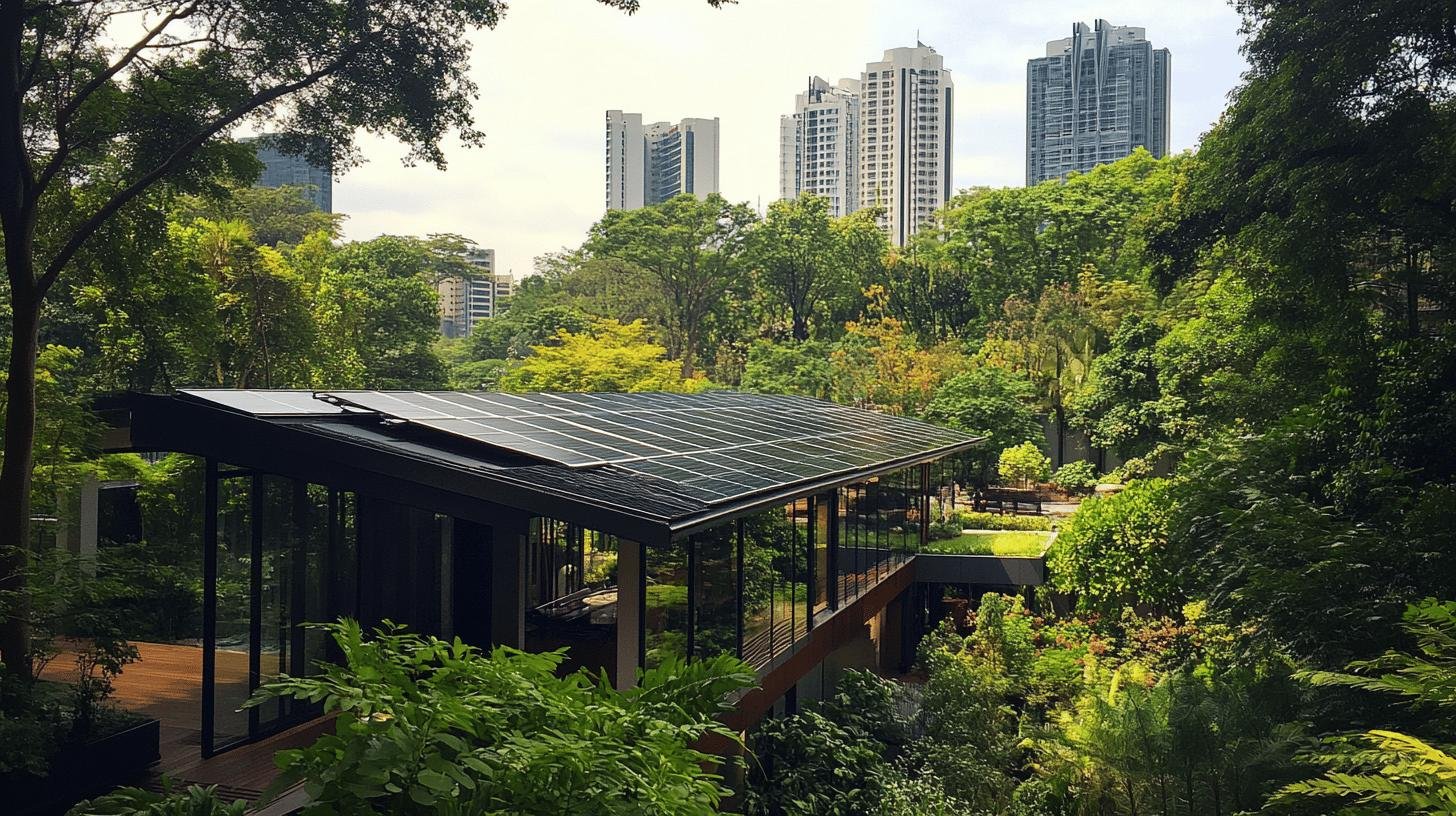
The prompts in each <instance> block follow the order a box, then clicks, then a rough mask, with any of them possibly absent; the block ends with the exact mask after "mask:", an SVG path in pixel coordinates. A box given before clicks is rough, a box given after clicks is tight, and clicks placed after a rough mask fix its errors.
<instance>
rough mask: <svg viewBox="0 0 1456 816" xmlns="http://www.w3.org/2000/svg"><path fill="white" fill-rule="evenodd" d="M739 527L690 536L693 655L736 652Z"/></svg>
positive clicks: (729, 527) (723, 526) (706, 655)
mask: <svg viewBox="0 0 1456 816" xmlns="http://www.w3.org/2000/svg"><path fill="white" fill-rule="evenodd" d="M737 529H738V525H736V524H723V525H719V526H717V527H714V528H712V529H710V530H707V531H706V532H702V533H698V534H696V535H694V536H693V537H692V544H693V546H694V550H693V554H694V556H695V558H694V561H693V581H692V583H691V584H690V588H691V590H692V593H693V594H692V605H691V608H692V610H693V611H692V618H693V629H692V637H691V643H692V652H693V657H695V658H699V659H704V658H709V657H714V656H716V655H720V654H737V653H738V620H739V619H738V547H737V541H736V538H737V536H736V532H737Z"/></svg>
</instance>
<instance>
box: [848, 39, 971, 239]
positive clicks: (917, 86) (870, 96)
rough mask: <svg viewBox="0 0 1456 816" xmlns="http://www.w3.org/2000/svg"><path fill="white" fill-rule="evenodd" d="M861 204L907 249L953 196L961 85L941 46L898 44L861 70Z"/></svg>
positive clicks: (890, 236)
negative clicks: (953, 76)
mask: <svg viewBox="0 0 1456 816" xmlns="http://www.w3.org/2000/svg"><path fill="white" fill-rule="evenodd" d="M860 92H861V99H860V126H859V134H860V135H859V206H860V207H861V208H864V207H879V208H881V209H882V210H883V212H882V214H881V216H880V225H881V227H882V228H883V229H884V230H885V233H886V234H887V235H888V236H889V238H890V241H891V243H893V244H895V245H896V246H904V245H905V242H906V241H908V240H909V239H910V236H912V235H914V234H915V233H916V231H918V230H920V229H921V228H923V227H925V226H926V225H928V224H930V223H931V222H932V219H933V218H934V214H935V211H936V210H938V209H940V208H941V207H943V206H945V203H946V201H948V200H949V199H950V197H951V163H952V161H951V160H952V145H953V138H954V133H953V131H952V125H951V123H952V121H953V120H954V114H955V111H954V103H955V87H954V83H953V82H952V81H951V75H950V71H948V70H946V67H945V58H944V57H942V56H941V55H940V54H937V53H936V52H935V49H933V48H931V47H929V46H927V45H923V44H918V43H917V44H916V46H915V47H914V48H891V49H890V50H888V51H886V52H885V54H884V58H883V59H881V60H880V61H878V62H871V63H869V64H868V65H866V66H865V70H864V73H862V74H860Z"/></svg>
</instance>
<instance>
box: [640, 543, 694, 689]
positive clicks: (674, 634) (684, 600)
mask: <svg viewBox="0 0 1456 816" xmlns="http://www.w3.org/2000/svg"><path fill="white" fill-rule="evenodd" d="M643 569H644V573H645V576H646V583H647V598H646V603H645V614H644V616H643V626H642V629H643V635H644V641H643V649H644V653H645V657H646V666H647V668H649V669H650V668H654V667H656V666H660V665H662V663H663V661H664V660H667V659H668V658H672V657H675V658H677V659H679V660H682V659H685V658H686V657H687V648H688V570H687V542H685V541H675V542H673V544H672V546H670V547H648V548H647V557H646V564H644V565H643Z"/></svg>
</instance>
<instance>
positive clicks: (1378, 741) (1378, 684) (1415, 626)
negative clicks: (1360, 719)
mask: <svg viewBox="0 0 1456 816" xmlns="http://www.w3.org/2000/svg"><path fill="white" fill-rule="evenodd" d="M1403 628H1404V629H1405V631H1406V632H1407V634H1409V635H1410V636H1411V637H1413V638H1414V640H1415V643H1416V647H1417V652H1416V653H1406V652H1398V651H1395V650H1390V651H1387V652H1386V653H1385V654H1383V655H1381V656H1380V657H1376V658H1373V659H1370V660H1360V661H1355V662H1353V663H1351V664H1350V666H1349V669H1350V671H1351V672H1354V673H1339V672H1326V671H1312V672H1305V673H1304V674H1302V675H1301V676H1302V677H1303V678H1304V679H1306V680H1308V681H1309V682H1311V683H1313V684H1314V685H1316V686H1340V687H1350V688H1357V689H1364V690H1367V691H1375V692H1379V693H1383V694H1392V695H1396V696H1399V697H1403V698H1406V699H1407V700H1409V701H1410V704H1411V705H1412V706H1415V707H1417V708H1418V710H1420V711H1422V712H1423V713H1424V714H1425V715H1426V716H1425V717H1423V719H1425V720H1426V722H1427V723H1428V727H1431V730H1432V731H1433V732H1435V734H1434V736H1435V737H1436V738H1438V739H1443V738H1446V737H1447V736H1448V734H1449V731H1447V730H1446V729H1444V728H1441V727H1440V726H1439V725H1438V723H1440V724H1444V725H1449V722H1450V718H1451V716H1452V715H1453V714H1456V602H1449V601H1448V602H1439V601H1436V600H1435V599H1433V598H1427V599H1426V600H1424V601H1422V602H1420V603H1417V604H1412V605H1411V606H1409V607H1408V608H1407V609H1406V612H1405V615H1404V623H1403ZM1431 712H1435V714H1436V715H1437V716H1436V717H1431V716H1430V714H1431ZM1307 758H1308V759H1309V760H1310V761H1311V762H1313V763H1315V764H1317V765H1321V766H1324V767H1325V768H1327V769H1328V770H1326V772H1325V773H1324V775H1322V776H1320V777H1317V778H1314V779H1308V780H1305V781H1301V782H1295V783H1291V784H1290V785H1288V786H1286V787H1285V788H1283V789H1282V790H1280V791H1279V792H1278V794H1277V795H1275V797H1274V798H1273V800H1272V801H1273V802H1274V803H1277V804H1288V805H1297V804H1299V803H1300V802H1301V801H1304V800H1308V799H1314V800H1317V801H1319V802H1322V803H1325V804H1326V806H1331V805H1333V806H1334V807H1336V808H1338V809H1337V810H1335V811H1332V812H1334V813H1339V814H1357V813H1390V814H1396V813H1420V814H1436V813H1449V812H1451V811H1452V809H1453V807H1456V751H1453V748H1452V746H1451V745H1449V744H1447V743H1445V742H1435V741H1431V742H1427V741H1424V740H1422V739H1420V738H1419V737H1416V736H1412V735H1409V734H1403V733H1399V732H1395V731H1391V730H1388V729H1371V730H1368V731H1366V732H1365V733H1363V734H1360V735H1352V736H1345V737H1335V738H1329V739H1326V740H1324V742H1323V745H1322V749H1321V750H1319V751H1317V752H1315V753H1313V754H1312V755H1311V756H1309V757H1307ZM1336 803H1337V804H1336Z"/></svg>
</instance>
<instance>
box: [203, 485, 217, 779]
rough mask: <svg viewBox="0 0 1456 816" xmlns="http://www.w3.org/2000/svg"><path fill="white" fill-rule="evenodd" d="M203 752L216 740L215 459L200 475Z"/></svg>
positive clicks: (206, 751)
mask: <svg viewBox="0 0 1456 816" xmlns="http://www.w3.org/2000/svg"><path fill="white" fill-rule="evenodd" d="M202 480H203V483H202V755H203V756H204V757H210V756H212V754H213V750H212V746H213V743H214V742H215V741H216V739H217V724H216V719H215V713H214V711H213V709H214V708H215V707H216V706H217V690H216V683H217V462H216V461H215V460H213V459H208V460H207V462H206V464H205V465H204V466H203V477H202Z"/></svg>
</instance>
